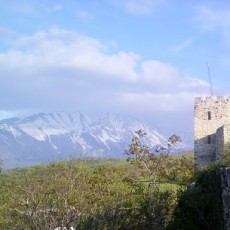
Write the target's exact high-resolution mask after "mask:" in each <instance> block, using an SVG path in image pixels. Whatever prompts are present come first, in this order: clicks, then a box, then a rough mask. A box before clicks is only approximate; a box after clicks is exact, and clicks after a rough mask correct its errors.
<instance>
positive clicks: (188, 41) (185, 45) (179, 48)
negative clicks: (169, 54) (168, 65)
mask: <svg viewBox="0 0 230 230" xmlns="http://www.w3.org/2000/svg"><path fill="white" fill-rule="evenodd" d="M192 43H193V40H192V39H191V38H188V39H186V40H185V41H183V42H182V43H181V44H179V45H178V46H177V47H175V48H174V51H175V52H181V51H182V50H184V49H186V48H188V47H189V46H191V44H192Z"/></svg>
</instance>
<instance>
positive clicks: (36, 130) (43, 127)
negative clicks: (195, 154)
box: [0, 112, 193, 168]
mask: <svg viewBox="0 0 230 230" xmlns="http://www.w3.org/2000/svg"><path fill="white" fill-rule="evenodd" d="M140 129H142V130H145V132H146V133H147V136H146V142H147V144H148V145H149V146H152V147H154V146H157V145H165V144H166V143H167V139H168V137H169V136H170V135H172V134H174V133H172V132H171V133H170V131H163V130H161V131H159V130H156V129H155V128H154V127H153V125H151V124H147V123H144V122H141V121H139V120H137V119H134V118H130V117H129V118H121V117H120V116H117V115H113V114H107V115H104V116H102V117H100V118H94V119H93V118H91V117H88V116H85V115H83V114H81V113H67V112H57V113H37V114H33V115H30V116H26V117H23V118H9V119H4V120H1V121H0V159H2V160H3V166H4V168H13V167H22V166H26V165H32V164H37V163H47V162H51V161H56V160H63V159H68V158H89V157H90V158H91V157H92V158H122V157H123V158H124V157H125V155H124V151H125V149H127V148H128V145H129V144H130V143H131V139H132V137H133V136H134V135H135V132H136V131H137V130H140ZM176 135H178V136H180V137H181V138H182V142H181V143H179V144H178V145H177V146H175V149H174V151H187V150H191V149H193V133H192V132H187V133H185V132H184V133H176Z"/></svg>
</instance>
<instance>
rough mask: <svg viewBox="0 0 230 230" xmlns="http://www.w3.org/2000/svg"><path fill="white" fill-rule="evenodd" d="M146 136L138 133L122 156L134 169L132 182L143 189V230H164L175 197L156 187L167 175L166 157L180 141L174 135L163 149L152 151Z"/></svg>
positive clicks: (141, 132)
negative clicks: (126, 157) (125, 156)
mask: <svg viewBox="0 0 230 230" xmlns="http://www.w3.org/2000/svg"><path fill="white" fill-rule="evenodd" d="M146 135H147V134H146V132H145V131H143V130H139V131H137V132H136V135H135V136H134V137H133V138H132V142H131V144H130V145H129V149H128V150H127V151H126V152H125V153H126V154H127V155H128V156H129V158H128V161H129V162H130V163H131V164H132V165H134V167H135V175H134V178H133V180H134V181H135V182H136V183H142V184H143V183H144V184H145V186H146V193H145V194H143V198H144V200H143V206H142V208H143V210H145V211H144V214H145V216H144V218H143V219H145V223H144V224H145V226H144V228H145V229H156V230H157V229H159V230H160V229H164V228H165V227H166V225H167V223H168V222H169V221H170V219H171V215H172V210H173V207H174V205H175V200H176V197H175V195H174V194H173V193H172V192H170V191H160V190H159V186H158V185H159V183H161V182H163V181H164V180H165V179H166V178H167V176H168V175H169V174H170V168H169V167H168V164H169V162H170V161H171V157H170V155H169V153H170V151H171V148H172V147H173V146H174V145H176V144H177V143H178V142H180V141H181V139H180V137H178V136H177V135H172V136H171V137H169V138H168V141H167V143H166V146H158V147H157V148H156V149H155V150H152V149H151V148H150V147H149V146H148V145H147V144H146V139H145V137H146ZM131 179H132V178H131Z"/></svg>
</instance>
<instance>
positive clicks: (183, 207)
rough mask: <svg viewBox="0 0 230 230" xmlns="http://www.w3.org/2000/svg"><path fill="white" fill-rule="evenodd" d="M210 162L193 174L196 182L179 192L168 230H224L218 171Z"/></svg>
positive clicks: (218, 167)
mask: <svg viewBox="0 0 230 230" xmlns="http://www.w3.org/2000/svg"><path fill="white" fill-rule="evenodd" d="M223 166H224V164H223V163H220V162H217V163H213V164H211V165H210V166H208V167H207V168H205V169H204V170H202V171H201V172H199V173H198V174H197V175H196V183H194V184H193V185H191V186H190V187H188V189H187V190H184V191H180V193H179V202H178V205H177V207H176V209H175V213H174V218H173V221H172V222H171V224H170V225H169V226H168V228H167V229H168V230H178V229H186V230H224V229H225V227H224V212H223V203H222V188H221V176H220V172H221V171H220V168H221V167H223Z"/></svg>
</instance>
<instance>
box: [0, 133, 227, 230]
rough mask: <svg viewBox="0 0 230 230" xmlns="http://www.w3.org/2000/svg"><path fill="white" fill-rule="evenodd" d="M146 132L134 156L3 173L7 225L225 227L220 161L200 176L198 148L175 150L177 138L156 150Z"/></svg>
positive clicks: (0, 201) (0, 186)
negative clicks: (194, 150) (195, 156)
mask: <svg viewBox="0 0 230 230" xmlns="http://www.w3.org/2000/svg"><path fill="white" fill-rule="evenodd" d="M145 135H146V134H145V133H144V132H143V131H138V132H137V134H136V136H135V137H133V139H132V142H131V144H130V146H129V149H128V150H127V151H126V154H127V156H128V159H127V160H118V159H110V160H104V161H103V160H90V159H88V160H69V161H63V162H57V163H50V164H49V165H37V166H34V167H29V168H23V169H13V170H8V171H2V172H1V173H0V194H1V196H0V229H15V230H16V229H17V230H20V229H21V230H22V229H23V230H27V229H28V230H29V229H37V230H40V229H41V230H46V229H47V230H51V229H54V228H56V227H62V228H64V227H66V228H67V229H70V227H73V228H74V229H86V230H87V229H105V230H106V229H127V230H128V229H137V230H138V229H141V230H142V229H154V230H163V229H168V230H174V229H179V230H183V229H184V230H195V229H196V230H202V229H210V230H211V229H215V230H221V229H224V227H223V226H224V223H223V207H222V200H221V186H220V176H219V171H218V169H219V167H220V165H219V164H215V165H214V166H210V167H208V168H206V169H205V170H203V171H202V172H200V173H199V174H196V175H194V172H193V166H194V164H193V156H192V154H191V153H184V154H176V155H170V154H169V151H170V149H171V148H172V147H173V145H174V144H175V143H177V142H178V141H180V139H179V138H178V137H177V136H176V135H173V136H172V137H170V138H169V139H168V145H167V146H166V148H163V147H159V148H158V149H157V150H156V151H152V150H151V149H150V148H149V147H148V146H146V145H145V144H144V143H145ZM192 181H196V184H195V185H194V186H190V187H187V185H188V184H189V183H191V182H192Z"/></svg>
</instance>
